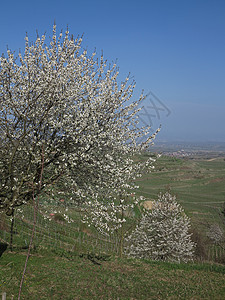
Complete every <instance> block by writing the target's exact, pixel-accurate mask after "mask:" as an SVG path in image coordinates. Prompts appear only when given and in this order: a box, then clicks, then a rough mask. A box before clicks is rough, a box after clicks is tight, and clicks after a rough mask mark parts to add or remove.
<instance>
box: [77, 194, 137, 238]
mask: <svg viewBox="0 0 225 300" xmlns="http://www.w3.org/2000/svg"><path fill="white" fill-rule="evenodd" d="M138 202H139V198H138V197H136V196H135V194H128V195H125V196H124V197H118V198H116V197H115V198H112V199H111V200H105V199H103V200H100V199H96V200H95V201H88V202H86V208H85V209H83V211H84V216H83V222H84V223H87V224H88V225H89V226H90V225H92V226H94V227H95V228H96V229H97V230H98V231H99V232H100V233H102V234H104V235H107V234H110V233H113V232H114V231H117V230H118V229H119V228H121V227H122V226H123V224H124V223H125V222H126V221H127V217H128V216H129V215H131V214H132V212H133V208H134V206H135V205H137V204H138Z"/></svg>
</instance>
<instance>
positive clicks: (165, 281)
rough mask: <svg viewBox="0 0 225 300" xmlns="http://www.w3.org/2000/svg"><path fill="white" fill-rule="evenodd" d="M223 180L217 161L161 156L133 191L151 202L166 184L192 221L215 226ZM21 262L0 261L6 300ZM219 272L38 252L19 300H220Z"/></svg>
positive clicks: (16, 256)
mask: <svg viewBox="0 0 225 300" xmlns="http://www.w3.org/2000/svg"><path fill="white" fill-rule="evenodd" d="M224 181H225V162H224V161H223V160H222V159H219V160H214V161H185V160H176V159H175V160H174V159H173V158H167V157H162V158H160V159H159V160H158V162H157V164H156V171H155V172H153V173H151V174H148V175H145V176H144V177H143V178H142V179H141V181H139V182H138V184H139V185H140V191H138V193H140V194H143V195H145V196H146V197H149V199H155V198H156V197H157V194H158V192H159V191H162V190H165V187H166V186H168V185H169V186H170V188H171V190H172V192H174V193H176V194H177V196H178V197H177V198H178V201H179V202H180V203H181V204H182V206H183V207H184V208H185V210H186V212H187V213H188V214H189V216H191V218H192V222H194V223H195V224H200V223H201V222H202V221H204V222H206V221H208V222H211V223H217V222H219V221H220V219H219V217H218V209H219V208H220V207H221V206H222V203H223V202H224V201H225V190H224ZM60 228H61V229H62V227H60ZM60 228H59V230H61V229H60ZM63 228H64V227H63ZM50 229H51V228H49V230H50ZM68 241H69V239H68ZM68 241H67V242H68ZM24 262H25V252H24V253H23V252H18V253H9V252H6V253H4V254H3V256H2V257H1V258H0V293H1V292H2V291H5V292H7V295H8V296H7V298H8V299H11V296H12V295H14V297H15V298H14V299H16V297H17V294H18V287H19V280H20V277H21V273H22V270H23V265H24ZM224 273H225V270H224V267H222V266H217V265H205V264H202V265H198V264H193V265H190V264H187V265H184V264H180V265H178V264H169V263H155V262H150V261H139V260H131V259H123V260H119V259H118V258H113V257H112V258H111V260H110V261H104V262H101V265H96V264H93V263H92V262H91V261H90V260H88V259H87V258H81V257H79V256H76V255H75V254H73V255H72V254H69V255H68V254H66V253H64V255H63V256H62V257H61V256H60V255H59V253H53V252H49V251H47V252H43V250H42V252H40V251H39V252H38V253H36V254H35V253H34V255H32V256H31V258H30V261H29V265H28V271H27V275H26V280H25V284H24V288H23V297H22V299H178V298H180V299H224V298H225V277H224Z"/></svg>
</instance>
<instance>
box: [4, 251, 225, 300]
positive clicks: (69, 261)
mask: <svg viewBox="0 0 225 300" xmlns="http://www.w3.org/2000/svg"><path fill="white" fill-rule="evenodd" d="M24 261H25V255H24V254H23V253H16V254H15V253H5V254H4V255H3V256H2V257H1V258H0V292H1V291H5V292H7V297H8V299H11V297H12V296H13V295H14V297H15V298H16V297H17V294H18V286H19V280H20V276H21V271H22V268H23V265H24ZM224 297H225V269H224V268H223V267H222V266H216V265H197V264H193V265H192V264H186V265H185V264H180V265H179V264H170V263H158V262H157V263H156V262H151V261H147V260H145V261H139V260H134V259H118V258H111V259H110V260H109V261H103V262H101V265H96V264H93V263H92V262H91V261H90V260H88V259H87V258H80V257H79V256H71V257H67V258H66V257H59V256H57V255H53V253H51V252H47V253H46V252H45V253H44V254H42V255H41V254H40V253H38V254H37V256H36V255H35V254H34V255H33V256H31V257H30V261H29V266H28V270H27V274H26V278H25V283H24V287H23V296H22V299H27V300H28V299H29V300H30V299H32V300H34V299H224Z"/></svg>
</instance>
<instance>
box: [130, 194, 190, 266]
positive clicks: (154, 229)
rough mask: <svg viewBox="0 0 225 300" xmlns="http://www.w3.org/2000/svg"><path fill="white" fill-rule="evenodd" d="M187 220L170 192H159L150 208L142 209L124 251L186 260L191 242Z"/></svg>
mask: <svg viewBox="0 0 225 300" xmlns="http://www.w3.org/2000/svg"><path fill="white" fill-rule="evenodd" d="M189 229H190V220H189V218H188V217H187V216H186V215H185V213H184V210H183V209H182V208H181V206H180V205H179V204H178V203H177V202H176V197H175V196H172V195H171V194H170V193H168V192H167V193H165V194H160V195H159V197H158V200H157V201H154V202H153V207H152V210H145V211H144V213H143V215H142V218H141V220H140V222H139V224H138V225H137V226H136V228H135V230H134V231H133V232H132V233H131V235H130V236H129V237H128V238H127V239H126V241H127V245H128V246H127V248H126V251H127V254H128V255H129V256H133V257H137V258H150V259H153V260H163V261H174V262H180V261H183V262H187V261H189V260H191V259H192V258H193V254H194V247H195V244H194V243H193V242H192V240H191V234H189Z"/></svg>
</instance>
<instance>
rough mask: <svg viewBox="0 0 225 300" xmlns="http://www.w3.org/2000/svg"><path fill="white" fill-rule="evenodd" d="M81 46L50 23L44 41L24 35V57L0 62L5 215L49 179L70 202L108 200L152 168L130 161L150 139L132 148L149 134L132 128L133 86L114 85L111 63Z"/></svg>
mask: <svg viewBox="0 0 225 300" xmlns="http://www.w3.org/2000/svg"><path fill="white" fill-rule="evenodd" d="M81 43H82V39H81V38H77V39H73V37H72V36H70V34H69V31H68V30H67V31H66V32H65V34H64V35H63V34H62V33H60V34H59V36H57V35H56V26H55V25H54V26H53V35H52V38H51V40H50V42H49V43H48V42H47V41H46V36H45V35H43V36H41V37H39V36H38V37H37V39H36V41H35V42H34V43H30V42H29V39H28V37H27V36H26V38H25V50H24V53H23V54H22V53H19V54H18V56H17V57H16V55H15V54H14V52H12V51H10V50H8V51H7V55H5V56H2V57H1V58H0V210H3V211H5V212H6V214H8V215H12V214H13V210H14V209H15V207H18V206H21V205H23V204H25V203H27V202H28V201H30V200H32V195H34V196H35V195H36V194H37V193H39V192H44V191H47V190H48V188H49V189H50V188H51V187H52V184H53V183H54V182H57V184H58V187H59V186H60V188H61V190H62V191H63V192H64V193H67V192H68V194H69V196H70V198H71V201H75V200H76V199H78V198H79V199H84V198H85V199H87V197H89V198H90V199H91V200H93V199H97V198H98V197H99V195H102V194H104V196H105V199H110V198H112V197H113V191H115V190H116V191H117V192H120V191H123V192H124V191H125V190H129V189H130V188H132V183H131V180H130V179H131V178H132V176H133V179H135V177H136V176H138V174H139V173H140V172H141V171H142V168H143V166H144V165H145V166H147V165H151V160H148V161H147V162H145V163H144V165H143V164H142V165H141V164H136V163H135V161H134V159H133V156H134V154H135V153H137V152H140V151H142V150H143V149H145V148H146V147H148V146H149V144H150V143H151V141H152V139H154V137H155V134H153V135H152V136H148V137H147V138H146V139H145V141H143V142H142V143H140V144H138V143H137V139H138V138H139V137H142V136H145V135H146V134H147V133H148V131H149V128H138V126H137V122H138V120H137V114H138V112H139V110H140V108H138V104H139V102H140V101H141V100H142V99H143V95H141V96H140V98H139V99H138V100H137V101H135V102H131V101H130V99H131V97H132V94H133V89H134V87H135V83H134V82H130V79H129V76H128V77H127V78H125V80H124V81H123V82H121V83H118V68H117V66H116V65H115V64H113V65H111V66H110V65H109V64H108V63H107V62H106V61H105V60H104V59H103V57H102V56H101V57H100V59H95V55H96V53H95V52H94V53H92V54H91V55H88V54H87V51H86V50H84V49H83V48H82V45H81ZM42 158H44V160H43V161H42ZM42 169H43V170H44V172H43V176H42V185H41V188H40V187H39V181H40V174H41V170H42Z"/></svg>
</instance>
